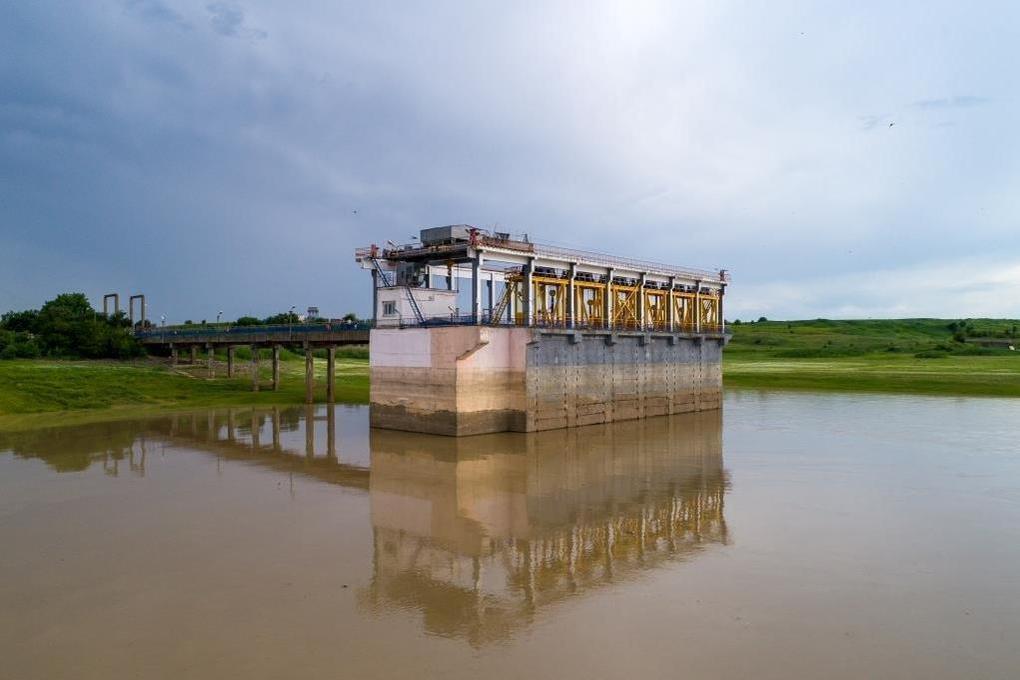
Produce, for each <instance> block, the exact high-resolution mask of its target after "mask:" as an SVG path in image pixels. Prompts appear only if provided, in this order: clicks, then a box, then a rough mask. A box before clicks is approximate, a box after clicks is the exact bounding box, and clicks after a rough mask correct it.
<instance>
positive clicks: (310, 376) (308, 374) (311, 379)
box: [305, 345, 315, 404]
mask: <svg viewBox="0 0 1020 680" xmlns="http://www.w3.org/2000/svg"><path fill="white" fill-rule="evenodd" d="M314 391H315V362H314V361H312V348H311V346H309V345H305V403H306V404H311V403H312V402H313V401H314V396H315V395H314Z"/></svg>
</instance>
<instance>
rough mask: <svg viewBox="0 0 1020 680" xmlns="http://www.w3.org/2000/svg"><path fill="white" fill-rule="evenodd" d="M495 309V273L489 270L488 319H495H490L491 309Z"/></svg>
mask: <svg viewBox="0 0 1020 680" xmlns="http://www.w3.org/2000/svg"><path fill="white" fill-rule="evenodd" d="M494 309H496V274H495V273H494V272H489V299H488V310H489V317H490V319H489V320H490V321H496V319H492V318H491V317H492V311H493V310H494Z"/></svg>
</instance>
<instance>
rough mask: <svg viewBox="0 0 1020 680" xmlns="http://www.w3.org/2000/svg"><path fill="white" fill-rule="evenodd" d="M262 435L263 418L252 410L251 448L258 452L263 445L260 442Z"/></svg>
mask: <svg viewBox="0 0 1020 680" xmlns="http://www.w3.org/2000/svg"><path fill="white" fill-rule="evenodd" d="M261 435H262V416H260V415H259V414H258V413H256V412H255V409H252V410H251V448H252V450H253V451H258V450H259V448H260V447H261V445H262V443H261V442H260V441H259V440H260V438H261Z"/></svg>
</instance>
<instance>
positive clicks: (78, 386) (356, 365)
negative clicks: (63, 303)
mask: <svg viewBox="0 0 1020 680" xmlns="http://www.w3.org/2000/svg"><path fill="white" fill-rule="evenodd" d="M950 323H951V322H950V321H947V320H939V319H898V320H878V321H826V320H814V321H789V322H787V321H768V322H761V323H744V324H740V325H734V326H731V327H730V330H731V331H732V332H733V340H732V342H731V343H730V344H729V346H728V347H727V349H726V352H725V358H724V362H723V376H724V378H723V379H724V381H725V384H726V386H727V387H730V388H734V387H736V388H759V389H808V390H844V391H869V392H901V393H917V394H933V395H969V396H1010V397H1013V396H1017V397H1020V352H1014V351H1010V350H1009V349H1006V348H1005V346H1003V347H999V348H986V347H981V346H979V345H978V344H975V343H974V342H972V341H973V340H974V339H975V338H974V337H973V336H982V337H995V338H998V339H999V340H1001V341H1003V343H1004V345H1005V344H1008V343H1009V342H1012V340H1011V334H1012V333H1015V332H1016V331H1015V328H1016V325H1017V322H1014V321H1012V320H1001V319H974V320H971V321H969V322H968V334H969V335H971V336H972V337H970V338H968V342H958V341H955V340H953V332H954V331H953V329H951V328H950V327H949V324H950ZM246 352H247V350H239V352H238V367H239V370H238V377H235V378H233V379H226V378H223V377H220V378H216V379H214V380H210V379H209V378H208V376H207V375H206V368H205V363H204V360H201V359H200V361H199V363H198V364H197V365H196V366H194V367H190V366H188V365H183V366H180V367H178V368H177V369H172V368H171V367H170V366H169V365H168V363H167V362H166V361H165V360H160V359H147V360H139V361H134V362H116V361H52V360H13V361H0V429H6V430H10V429H23V428H28V427H33V426H35V424H37V423H43V422H47V421H52V418H53V414H54V413H58V412H59V413H60V414H61V415H60V421H61V422H79V421H83V420H90V419H91V420H95V419H100V418H109V417H117V416H119V415H123V416H125V417H126V416H130V415H137V414H141V413H144V412H146V411H155V410H161V409H166V408H175V409H186V408H191V407H196V408H197V407H205V406H224V405H239V406H240V405H246V404H287V403H301V402H303V400H304V360H303V357H298V356H297V355H292V354H289V353H284V355H283V356H284V358H285V360H284V361H283V362H282V364H281V366H282V388H281V389H280V391H278V392H272V391H270V390H269V389H268V387H269V381H270V367H269V362H268V361H263V362H262V373H261V383H262V385H263V391H261V392H259V393H253V392H252V391H251V377H250V374H249V373H248V372H247V370H248V367H249V365H250V364H249V363H248V361H247V360H248V358H249V356H250V355H248V354H247V353H246ZM337 363H338V371H337V399H338V400H339V401H343V402H347V403H366V402H367V401H368V361H367V350H366V349H365V348H350V349H347V350H345V351H344V353H343V355H342V356H341V357H340V358H338V362H337ZM315 368H316V374H317V383H318V384H317V386H316V389H317V399H320V400H321V399H322V398H323V397H324V393H325V385H324V383H323V378H324V376H325V360H324V359H322V358H317V359H316V362H315ZM216 372H217V374H218V375H220V376H222V375H224V373H225V372H226V366H225V365H224V364H223V363H222V361H220V362H218V363H217V366H216Z"/></svg>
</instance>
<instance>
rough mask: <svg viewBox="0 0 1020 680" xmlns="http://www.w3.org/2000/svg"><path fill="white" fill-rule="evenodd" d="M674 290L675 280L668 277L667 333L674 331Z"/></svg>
mask: <svg viewBox="0 0 1020 680" xmlns="http://www.w3.org/2000/svg"><path fill="white" fill-rule="evenodd" d="M674 288H676V278H675V277H673V276H671V277H669V294H668V295H666V302H667V303H668V304H667V305H666V326H667V328H668V329H669V332H670V333H672V332H674V331H675V330H676V301H674V300H673V289H674Z"/></svg>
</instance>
